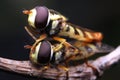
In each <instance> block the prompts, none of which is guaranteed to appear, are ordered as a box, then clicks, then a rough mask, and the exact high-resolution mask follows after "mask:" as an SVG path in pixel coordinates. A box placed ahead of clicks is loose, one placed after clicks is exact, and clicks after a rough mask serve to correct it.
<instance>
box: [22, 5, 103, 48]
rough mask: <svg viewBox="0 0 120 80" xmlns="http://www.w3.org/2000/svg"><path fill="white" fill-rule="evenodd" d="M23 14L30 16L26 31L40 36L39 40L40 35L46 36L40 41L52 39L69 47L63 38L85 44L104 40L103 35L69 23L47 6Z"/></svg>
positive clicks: (25, 11)
mask: <svg viewBox="0 0 120 80" xmlns="http://www.w3.org/2000/svg"><path fill="white" fill-rule="evenodd" d="M23 13H24V14H28V23H29V26H28V27H26V29H29V30H30V31H32V32H33V35H35V36H37V35H38V37H37V39H38V38H39V36H40V35H44V38H42V37H41V38H39V40H43V39H45V38H48V37H51V38H53V39H54V40H56V41H59V42H61V44H64V45H66V46H67V44H65V43H67V42H66V39H64V38H63V37H68V38H71V39H75V40H79V41H83V42H100V41H101V40H102V38H103V36H102V33H100V32H94V31H92V30H88V29H86V28H82V27H79V26H77V25H74V24H71V23H68V22H67V20H68V19H67V18H66V17H65V16H63V15H62V14H60V13H59V12H57V11H55V10H52V9H48V8H46V7H45V6H37V7H35V8H33V9H31V10H24V11H23Z"/></svg>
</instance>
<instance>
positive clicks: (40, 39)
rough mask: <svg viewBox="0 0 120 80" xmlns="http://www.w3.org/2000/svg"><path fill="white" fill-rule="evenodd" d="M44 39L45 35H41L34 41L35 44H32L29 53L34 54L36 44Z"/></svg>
mask: <svg viewBox="0 0 120 80" xmlns="http://www.w3.org/2000/svg"><path fill="white" fill-rule="evenodd" d="M45 38H47V35H46V34H42V35H41V36H40V37H39V38H38V39H37V40H36V42H35V43H34V44H33V46H32V48H31V51H33V52H34V51H35V48H36V46H37V44H38V43H39V42H40V41H42V40H44V39H45Z"/></svg>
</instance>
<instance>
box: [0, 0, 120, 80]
mask: <svg viewBox="0 0 120 80" xmlns="http://www.w3.org/2000/svg"><path fill="white" fill-rule="evenodd" d="M119 4H120V1H119V0H1V2H0V46H1V47H0V50H1V52H0V57H4V58H10V59H16V60H28V59H29V57H28V56H29V50H26V49H24V47H23V46H24V45H26V44H32V39H31V37H29V35H28V34H27V32H26V31H25V30H24V26H25V25H27V16H25V15H23V14H22V11H23V10H24V9H31V8H33V7H35V6H37V5H44V6H47V7H48V8H52V9H55V10H57V11H59V12H61V13H62V14H64V15H65V16H67V17H68V18H69V20H70V22H72V23H74V24H77V25H81V26H83V27H87V28H90V29H92V30H95V31H100V32H102V33H103V34H104V39H103V42H104V43H107V44H109V45H112V46H114V47H117V46H118V45H120V31H119V30H120V5H119ZM119 75H120V64H119V65H115V66H114V67H112V68H110V69H109V70H106V71H105V73H104V75H103V76H102V77H101V78H99V79H98V80H113V79H115V78H116V79H120V76H119ZM34 79H35V78H31V77H27V76H21V75H18V74H15V73H10V72H6V71H3V70H0V80H34ZM41 80H43V79H41Z"/></svg>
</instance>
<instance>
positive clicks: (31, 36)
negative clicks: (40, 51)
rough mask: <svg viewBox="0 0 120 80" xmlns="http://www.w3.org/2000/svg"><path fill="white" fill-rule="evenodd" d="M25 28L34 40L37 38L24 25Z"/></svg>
mask: <svg viewBox="0 0 120 80" xmlns="http://www.w3.org/2000/svg"><path fill="white" fill-rule="evenodd" d="M25 30H26V31H27V33H28V34H29V35H30V36H31V37H32V38H33V39H34V40H37V38H36V37H35V36H34V35H33V33H32V32H31V31H30V29H29V28H28V27H27V26H25Z"/></svg>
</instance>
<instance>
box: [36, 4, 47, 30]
mask: <svg viewBox="0 0 120 80" xmlns="http://www.w3.org/2000/svg"><path fill="white" fill-rule="evenodd" d="M35 9H36V12H37V14H36V18H35V26H36V28H37V29H39V30H43V29H45V28H46V27H47V23H48V17H49V12H48V9H47V8H46V7H44V6H38V7H35Z"/></svg>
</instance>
